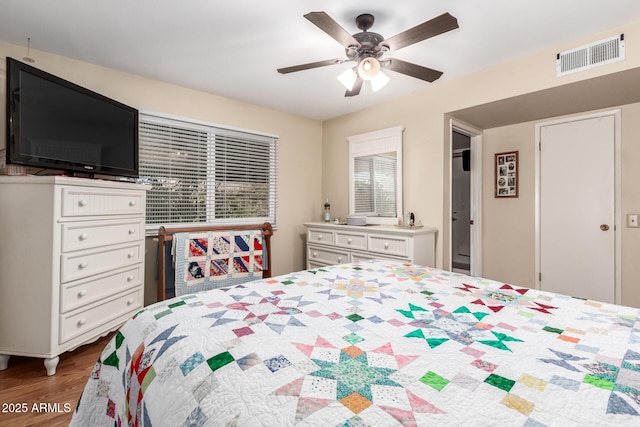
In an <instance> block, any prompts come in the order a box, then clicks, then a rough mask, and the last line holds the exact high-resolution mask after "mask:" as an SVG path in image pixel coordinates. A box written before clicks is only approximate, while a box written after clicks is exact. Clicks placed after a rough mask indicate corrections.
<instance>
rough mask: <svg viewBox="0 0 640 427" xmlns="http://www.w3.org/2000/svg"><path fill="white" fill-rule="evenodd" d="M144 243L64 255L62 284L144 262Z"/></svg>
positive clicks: (61, 269) (61, 264)
mask: <svg viewBox="0 0 640 427" xmlns="http://www.w3.org/2000/svg"><path fill="white" fill-rule="evenodd" d="M143 252H144V251H143V242H137V243H135V244H130V245H126V246H122V245H119V246H107V247H104V248H99V249H89V250H86V251H81V252H72V253H70V254H62V256H61V260H60V282H61V283H67V282H70V281H72V280H78V279H82V278H83V277H89V276H93V275H95V274H99V273H105V272H107V271H111V270H115V269H116V268H120V267H126V266H128V265H134V264H137V263H140V262H142V254H143Z"/></svg>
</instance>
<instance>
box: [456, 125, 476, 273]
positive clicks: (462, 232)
mask: <svg viewBox="0 0 640 427" xmlns="http://www.w3.org/2000/svg"><path fill="white" fill-rule="evenodd" d="M451 151H452V156H451V269H452V271H455V272H457V273H464V274H471V137H470V136H469V135H465V134H463V133H460V132H458V131H456V130H454V131H453V133H452V150H451Z"/></svg>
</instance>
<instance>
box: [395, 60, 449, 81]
mask: <svg viewBox="0 0 640 427" xmlns="http://www.w3.org/2000/svg"><path fill="white" fill-rule="evenodd" d="M384 64H385V65H384V67H385V68H386V69H389V70H391V71H395V72H396V73H401V74H406V75H407V76H411V77H415V78H416V79H420V80H425V81H427V82H433V81H435V80H438V79H439V78H440V76H441V75H442V71H438V70H434V69H432V68H427V67H423V66H421V65H416V64H412V63H411V62H406V61H401V60H400V59H395V58H392V59H388V60H387V61H385V62H384Z"/></svg>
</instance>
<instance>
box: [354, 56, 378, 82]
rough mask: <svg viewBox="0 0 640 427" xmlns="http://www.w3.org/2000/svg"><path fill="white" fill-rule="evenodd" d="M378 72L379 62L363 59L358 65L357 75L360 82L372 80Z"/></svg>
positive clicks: (374, 59) (373, 59) (372, 59)
mask: <svg viewBox="0 0 640 427" xmlns="http://www.w3.org/2000/svg"><path fill="white" fill-rule="evenodd" d="M379 72H380V62H378V60H377V59H376V58H372V57H369V58H365V59H363V60H362V61H360V64H358V74H359V75H360V77H361V78H362V80H372V79H374V78H375V77H376V76H377V75H378V73H379Z"/></svg>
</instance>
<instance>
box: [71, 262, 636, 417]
mask: <svg viewBox="0 0 640 427" xmlns="http://www.w3.org/2000/svg"><path fill="white" fill-rule="evenodd" d="M638 315H639V313H638V309H636V308H631V307H624V306H617V305H610V304H604V303H600V302H596V301H589V300H582V299H576V298H571V297H569V296H565V295H558V294H553V293H547V292H542V291H537V290H532V289H527V288H521V287H517V286H513V285H509V284H505V283H501V282H496V281H492V280H487V279H482V278H473V277H469V276H465V275H461V274H455V273H450V272H445V271H441V270H437V269H433V268H425V267H421V266H417V265H411V264H403V263H399V262H391V261H385V260H372V261H367V262H362V263H355V264H344V265H337V266H329V267H323V268H319V269H312V270H306V271H300V272H295V273H291V274H286V275H282V276H278V277H274V278H268V279H262V280H258V281H254V282H250V283H246V284H242V285H237V286H234V287H230V288H222V289H214V290H210V291H206V292H202V293H196V294H191V295H184V296H181V297H177V298H174V299H171V300H167V301H163V302H159V303H156V304H154V305H151V306H148V307H146V308H144V309H143V310H141V311H140V312H139V313H137V314H136V315H135V317H134V318H133V319H131V320H130V321H129V322H127V323H126V324H125V325H124V326H123V327H122V328H121V329H120V330H119V331H118V332H117V333H116V334H115V335H114V337H113V339H112V340H111V341H110V343H109V344H108V345H107V346H106V348H105V349H104V351H103V352H102V354H101V356H100V358H99V360H98V361H97V363H96V364H95V367H94V369H93V372H92V373H91V375H90V377H89V378H88V381H87V384H86V387H85V389H84V392H83V393H82V396H81V398H80V400H79V403H78V406H77V408H76V411H75V413H74V415H73V420H72V423H71V425H75V426H87V425H91V426H102V425H104V426H113V425H126V424H129V425H138V426H152V425H155V426H294V425H299V426H323V427H325V426H427V425H437V426H449V425H451V426H461V425H474V426H485V425H486V426H488V425H500V426H505V425H512V426H527V427H533V426H563V427H564V426H572V425H576V426H578V425H580V426H585V425H594V426H605V425H616V426H625V425H629V426H631V425H636V426H637V425H640V319H639V318H638Z"/></svg>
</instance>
